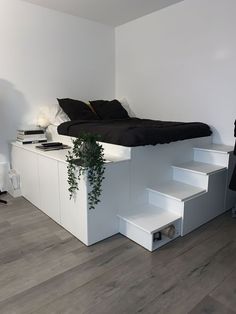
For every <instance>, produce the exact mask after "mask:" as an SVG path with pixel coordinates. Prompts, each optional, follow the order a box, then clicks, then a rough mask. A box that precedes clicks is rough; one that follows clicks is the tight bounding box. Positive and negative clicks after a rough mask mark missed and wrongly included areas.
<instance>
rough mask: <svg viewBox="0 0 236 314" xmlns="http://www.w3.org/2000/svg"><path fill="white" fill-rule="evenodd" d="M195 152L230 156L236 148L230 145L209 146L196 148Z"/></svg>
mask: <svg viewBox="0 0 236 314" xmlns="http://www.w3.org/2000/svg"><path fill="white" fill-rule="evenodd" d="M193 149H194V150H203V151H209V152H216V153H221V154H229V153H231V152H233V150H234V147H233V146H228V145H220V144H208V145H203V146H198V147H194V148H193Z"/></svg>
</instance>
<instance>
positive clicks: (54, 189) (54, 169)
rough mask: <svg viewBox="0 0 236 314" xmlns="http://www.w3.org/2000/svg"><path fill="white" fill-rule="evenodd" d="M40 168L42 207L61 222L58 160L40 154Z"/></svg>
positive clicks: (46, 212)
mask: <svg viewBox="0 0 236 314" xmlns="http://www.w3.org/2000/svg"><path fill="white" fill-rule="evenodd" d="M38 169H39V186H40V195H41V207H40V209H41V210H42V211H43V212H44V213H45V214H47V215H48V216H49V217H51V218H52V219H53V220H55V221H56V222H57V223H60V203H59V184H58V162H57V161H56V160H54V159H50V158H47V157H44V156H41V155H38Z"/></svg>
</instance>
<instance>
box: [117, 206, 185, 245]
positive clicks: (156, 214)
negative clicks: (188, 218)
mask: <svg viewBox="0 0 236 314" xmlns="http://www.w3.org/2000/svg"><path fill="white" fill-rule="evenodd" d="M118 217H119V232H120V233H121V234H123V235H124V236H126V237H128V238H129V239H131V240H133V241H135V242H136V243H138V244H140V245H141V246H143V247H145V248H146V249H147V250H149V251H154V250H156V249H157V248H159V247H161V246H162V245H164V244H166V243H168V242H170V241H172V240H173V239H175V238H177V237H178V236H179V235H180V230H181V217H180V216H179V215H177V214H175V213H173V212H170V211H166V210H164V209H162V208H158V207H156V206H152V205H149V204H148V205H143V206H141V207H140V208H135V209H132V210H130V211H128V212H127V211H126V212H125V213H124V214H119V215H118ZM169 226H172V227H173V228H174V233H173V234H172V235H171V234H169V236H168V233H166V232H163V230H165V231H166V229H167V228H168V227H169Z"/></svg>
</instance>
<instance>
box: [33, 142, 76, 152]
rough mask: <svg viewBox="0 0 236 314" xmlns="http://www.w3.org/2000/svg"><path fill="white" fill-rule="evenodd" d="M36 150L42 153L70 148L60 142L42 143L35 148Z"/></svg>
mask: <svg viewBox="0 0 236 314" xmlns="http://www.w3.org/2000/svg"><path fill="white" fill-rule="evenodd" d="M35 147H36V148H38V149H41V150H43V151H50V150H59V149H66V148H67V149H68V148H70V146H68V145H64V144H63V143H60V142H49V143H44V144H41V145H38V146H35Z"/></svg>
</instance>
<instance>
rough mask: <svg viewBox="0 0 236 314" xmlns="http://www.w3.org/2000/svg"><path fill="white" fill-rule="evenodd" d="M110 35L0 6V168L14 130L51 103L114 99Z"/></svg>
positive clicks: (55, 15) (22, 6) (45, 13)
mask: <svg viewBox="0 0 236 314" xmlns="http://www.w3.org/2000/svg"><path fill="white" fill-rule="evenodd" d="M114 76H115V74H114V29H113V28H111V27H108V26H105V25H102V24H99V23H95V22H90V21H88V20H85V19H80V18H76V17H73V16H70V15H66V14H62V13H59V12H56V11H52V10H49V9H45V8H41V7H39V6H35V5H32V4H29V3H25V2H23V1H19V0H0V162H1V161H2V160H6V159H7V154H8V148H7V144H6V143H7V142H9V141H10V140H12V139H14V137H15V134H16V129H17V127H18V126H19V125H20V124H22V123H25V122H29V123H30V122H35V118H36V116H37V112H38V110H39V107H40V106H44V105H48V104H53V103H55V102H56V98H57V97H58V98H62V97H71V98H73V97H74V98H76V99H82V100H86V99H91V98H112V97H114Z"/></svg>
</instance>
